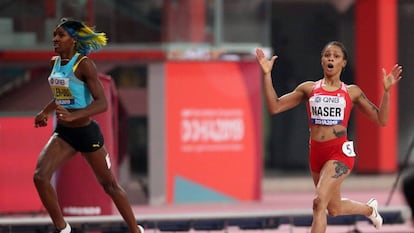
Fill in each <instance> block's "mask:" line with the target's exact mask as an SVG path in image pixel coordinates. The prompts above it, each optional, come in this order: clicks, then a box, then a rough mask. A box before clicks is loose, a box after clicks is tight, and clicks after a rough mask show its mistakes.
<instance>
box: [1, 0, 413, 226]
mask: <svg viewBox="0 0 414 233" xmlns="http://www.w3.org/2000/svg"><path fill="white" fill-rule="evenodd" d="M62 17H71V18H75V19H80V20H82V21H85V22H86V23H87V24H88V25H95V27H96V29H97V31H103V32H106V33H107V36H108V38H109V45H108V46H107V47H105V48H104V49H103V50H102V51H100V52H98V53H95V54H91V58H93V59H94V61H95V62H96V64H97V67H98V69H99V71H100V72H101V79H102V81H103V83H104V86H105V90H106V91H107V94H108V98H109V99H110V102H111V103H112V104H111V108H110V111H108V112H107V113H105V114H103V115H101V116H98V117H97V118H98V120H99V121H100V123H101V125H102V127H103V130H104V132H105V138H106V141H107V146H108V147H109V148H110V151H111V152H112V153H111V154H112V158H113V160H114V161H115V166H114V170H115V172H116V174H117V176H118V179H119V180H120V182H121V184H122V185H123V186H124V187H125V189H126V190H127V192H128V196H129V199H130V201H131V203H132V204H133V205H134V210H136V212H137V216H138V219H139V217H140V216H141V217H142V219H144V220H145V219H151V217H152V216H150V217H148V216H145V214H150V215H151V214H154V213H155V214H160V213H166V212H167V213H181V212H180V211H183V212H184V213H187V212H189V213H191V212H194V211H195V210H203V209H204V208H206V209H207V210H208V211H207V212H209V214H211V215H214V214H216V213H223V212H226V211H231V212H244V211H245V210H246V211H247V212H249V211H250V212H251V211H253V210H257V209H258V210H269V209H272V210H279V211H281V210H285V209H305V211H304V212H303V213H308V212H307V209H309V208H310V203H311V195H312V184H311V179H310V178H309V177H308V168H307V156H308V144H307V142H308V125H307V121H306V110H305V108H304V106H301V107H298V108H296V109H293V110H291V111H289V112H286V113H282V114H280V115H277V116H269V115H268V114H267V112H266V108H265V107H264V105H263V104H264V103H263V101H262V99H261V90H260V88H261V74H260V70H259V69H258V67H257V65H256V63H255V62H256V61H255V56H254V50H255V48H257V47H261V48H264V49H265V51H266V52H267V54H268V55H269V56H270V55H271V54H277V55H278V56H279V58H278V60H277V62H276V69H274V73H273V77H274V79H275V80H276V81H275V83H276V89H277V91H278V92H279V93H280V94H282V93H285V92H287V91H290V90H292V89H293V88H294V87H295V86H296V85H298V84H299V83H301V82H303V81H305V80H317V79H319V78H320V76H321V68H320V51H321V49H322V47H323V46H324V45H325V44H326V43H327V42H329V41H331V40H338V41H342V42H343V43H344V44H345V45H346V46H347V48H348V52H349V54H350V56H349V61H348V66H347V68H346V70H345V72H344V74H343V80H344V81H345V82H346V83H354V82H355V83H356V84H358V85H360V86H361V87H362V88H363V89H364V91H365V92H366V94H367V95H368V97H369V98H370V99H373V100H374V102H375V101H379V97H380V93H381V92H380V91H381V89H380V80H381V79H380V78H381V76H380V75H381V68H382V67H385V68H388V69H389V68H390V67H391V66H392V65H393V64H395V63H397V62H398V63H399V64H401V65H403V68H404V71H403V77H404V79H403V80H402V82H401V85H399V87H398V89H397V88H396V90H395V92H394V93H395V94H394V95H393V100H392V102H393V107H392V109H391V120H390V124H389V125H388V126H387V127H386V128H385V129H383V128H378V127H376V126H374V125H373V124H372V123H370V122H367V121H366V120H365V119H363V118H360V116H359V115H358V114H355V115H353V117H352V119H351V122H350V128H349V137H350V138H351V139H353V140H357V151H359V154H360V158H359V160H358V164H357V167H356V169H355V171H354V173H353V175H352V176H351V177H350V181H349V183H350V185H345V187H344V190H345V193H347V192H348V193H349V194H350V196H351V197H352V196H353V195H354V196H355V197H358V198H359V197H361V198H368V195H376V194H377V195H378V196H380V199H381V198H382V199H381V200H380V201H382V203H384V205H385V202H386V200H387V198H388V197H389V195H390V191H391V188H392V186H393V185H394V182H395V180H396V179H395V178H396V177H397V176H398V175H399V174H400V173H399V172H401V173H402V175H404V173H405V172H404V171H405V170H406V167H405V165H406V158H408V157H409V156H410V154H411V151H408V149H409V144H410V143H411V140H412V138H413V134H412V132H413V127H414V122H413V121H412V119H413V117H414V110H413V108H412V106H411V103H412V102H411V101H412V90H413V88H414V82H412V81H411V77H410V76H411V75H412V74H413V73H414V64H413V63H414V61H413V59H412V57H413V51H414V44H413V43H412V41H413V35H414V34H413V33H412V32H413V29H412V25H413V23H414V2H413V1H410V0H139V1H130V0H73V1H64V0H18V1H15V0H0V33H1V35H0V148H1V149H0V151H1V156H0V161H1V163H0V164H2V165H3V168H2V169H1V171H0V216H1V217H4V218H5V219H6V220H7V221H9V217H12V218H15V217H17V216H21V215H24V216H26V215H27V214H28V215H30V216H33V215H35V216H43V215H44V214H45V212H44V209H43V207H42V206H41V203H40V201H39V199H38V197H37V194H36V192H35V190H34V187H33V185H32V178H31V174H32V172H33V168H34V166H35V161H36V159H37V155H38V154H39V152H40V150H41V148H42V146H43V144H44V143H46V140H47V138H48V137H49V135H50V133H51V130H52V127H53V124H52V125H50V126H49V127H48V128H47V129H34V128H33V126H32V122H33V116H34V115H35V114H36V113H37V112H38V111H39V110H40V109H41V108H42V107H43V105H44V104H45V103H46V102H47V101H49V100H50V98H51V94H50V91H49V87H48V84H47V82H46V78H47V77H48V72H49V67H48V64H49V60H50V58H51V56H53V55H54V54H53V49H52V42H51V40H52V33H53V30H54V27H55V26H56V25H57V23H58V22H59V19H60V18H62ZM376 103H378V102H376ZM407 156H408V157H407ZM78 157H79V156H78ZM412 161H413V159H410V160H409V161H408V165H410V164H412ZM403 169H404V170H403ZM73 170H76V171H78V173H79V172H80V171H82V173H81V175H79V176H78V177H77V174H76V172H73ZM84 170H88V168H87V167H86V165H85V164H84V163H83V161H82V159H81V158H79V159H78V158H77V159H75V160H74V161H71V162H70V163H69V164H68V165H67V166H65V167H64V168H62V170H61V171H60V172H59V174H58V175H56V177H55V182H56V186H57V189H58V193H59V195H60V198H61V200H60V201H61V204H62V206H64V207H65V211H67V212H66V213H65V214H67V215H80V216H85V215H88V216H89V217H90V216H95V215H112V214H115V215H116V211H115V210H114V208H113V206H112V204H111V203H110V201H109V200H108V198H107V197H106V196H105V194H103V192H102V190H101V189H100V187H98V186H97V184H95V181H94V178H93V177H92V176H91V174H90V173H88V172H85V173H83V172H84ZM292 184H293V185H292ZM85 185H87V186H88V187H90V189H88V190H85V191H82V190H79V187H82V186H85ZM91 190H92V191H91ZM82 192H84V193H82ZM91 192H92V193H94V196H91V195H90V193H91ZM63 193H66V195H64V194H63ZM81 196H82V198H81ZM298 200H300V201H298ZM364 200H365V199H364ZM367 200H368V199H367ZM361 201H363V200H361ZM298 202H299V203H298ZM252 203H253V204H252ZM181 204H186V205H184V207H182V205H181ZM200 204H203V205H201V206H202V207H200ZM204 204H207V205H204ZM171 206H172V207H171ZM170 207H171V208H172V209H169V208H170ZM388 207H391V210H394V209H393V208H396V209H397V210H400V209H399V208H400V207H401V208H402V209H404V207H406V205H405V202H404V200H403V198H402V197H401V194H400V192H399V186H398V187H397V189H396V193H395V195H394V196H393V199H392V201H391V205H389V206H388ZM174 208H175V209H174ZM180 208H182V209H180ZM186 208H187V209H186ZM249 208H252V209H249ZM183 209H185V210H183ZM391 210H390V213H392V211H391ZM195 212H197V211H195ZM201 212H203V211H201ZM253 212H254V211H253ZM281 212H282V213H283V211H281ZM397 212H398V211H397ZM259 215H260V214H259ZM276 215H277V216H279V215H278V214H276ZM293 215H294V216H296V214H293ZM299 215H300V214H299ZM305 215H306V216H307V217H309V216H308V215H307V214H305ZM229 216H232V214H229ZM265 216H266V214H265ZM280 216H283V214H281V215H280ZM158 217H160V216H158ZM161 217H162V215H161ZM161 217H160V218H161ZM237 217H240V216H237ZM254 217H255V214H254V213H253V214H252V218H254ZM260 217H263V216H262V215H260ZM155 218H156V219H158V218H157V217H155ZM167 218H168V217H167ZM6 220H4V221H3V222H2V221H0V232H3V231H4V232H9V231H7V230H8V229H10V228H8V227H9V225H8V224H7V221H6ZM267 220H268V219H266V221H265V223H266V224H267V223H268V222H267ZM18 221H19V220H18ZM116 221H117V220H116ZM46 222H47V221H46ZM92 222H93V221H92ZM305 222H306V221H305ZM351 222H352V221H351ZM389 223H390V224H391V223H393V220H390V222H389ZM214 224H217V223H213V225H214ZM261 224H263V223H261ZM399 224H405V222H403V223H399ZM259 225H260V224H259ZM270 225H272V224H270ZM305 225H306V224H305ZM346 225H353V223H352V224H346ZM1 227H4V228H1ZM406 228H408V227H406ZM406 228H404V229H403V230H400V231H401V232H406V231H405V230H407V229H406ZM184 229H185V227H184ZM306 229H307V228H305V229H300V228H299V229H297V228H295V230H294V231H295V232H301V230H303V232H305V231H306ZM332 229H333V228H332ZM20 230H21V231H22V232H24V230H25V229H23V230H22V229H20ZM26 230H27V229H26ZM169 230H171V229H169ZM345 230H346V229H345ZM387 230H388V229H387ZM285 231H286V232H287V231H290V232H291V231H293V228H287V229H285ZM343 231H344V229H343V228H341V229H339V230H338V232H343ZM389 231H390V232H396V231H395V230H392V229H391V230H389ZM10 232H11V231H10ZM28 232H31V231H30V230H28ZM108 232H110V231H109V230H108ZM281 232H283V229H282V230H281ZM365 232H367V231H365ZM384 232H388V231H384ZM407 232H410V231H409V230H407Z"/></svg>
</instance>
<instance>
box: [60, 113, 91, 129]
mask: <svg viewBox="0 0 414 233" xmlns="http://www.w3.org/2000/svg"><path fill="white" fill-rule="evenodd" d="M80 110H81V109H68V111H69V112H71V113H73V112H76V111H80ZM90 122H91V118H90V117H83V118H79V119H76V120H74V121H71V122H68V121H62V120H58V123H59V124H60V125H63V126H65V127H82V126H87V125H89V124H90Z"/></svg>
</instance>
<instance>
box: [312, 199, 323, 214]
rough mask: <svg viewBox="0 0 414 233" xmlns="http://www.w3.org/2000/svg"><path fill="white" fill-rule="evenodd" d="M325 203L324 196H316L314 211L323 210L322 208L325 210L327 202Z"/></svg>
mask: <svg viewBox="0 0 414 233" xmlns="http://www.w3.org/2000/svg"><path fill="white" fill-rule="evenodd" d="M325 203H326V202H325V201H324V200H323V198H322V197H320V196H316V197H315V198H314V199H313V206H312V208H313V211H322V210H325V209H326V204H325Z"/></svg>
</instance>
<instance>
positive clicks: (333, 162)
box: [256, 41, 402, 233]
mask: <svg viewBox="0 0 414 233" xmlns="http://www.w3.org/2000/svg"><path fill="white" fill-rule="evenodd" d="M256 56H257V61H258V62H259V64H260V67H261V69H262V71H263V74H264V80H263V81H264V94H265V98H266V101H267V106H268V109H269V112H270V113H271V114H278V113H281V112H284V111H287V110H289V109H292V108H294V107H296V106H298V105H299V104H300V103H302V102H305V101H306V102H307V109H308V115H309V132H310V139H309V140H310V156H309V163H310V169H311V173H312V178H313V182H314V184H315V197H314V199H313V222H312V228H311V233H324V232H326V226H327V217H326V211H328V213H329V214H330V215H332V216H337V215H349V214H359V215H365V216H367V217H368V218H369V219H370V220H371V221H372V223H373V225H374V226H375V227H376V228H377V229H378V228H380V227H381V225H382V221H383V220H382V217H381V215H380V214H379V213H378V210H377V208H378V202H377V200H375V199H374V198H372V199H371V200H369V201H368V202H367V203H361V202H356V201H352V200H349V199H343V198H342V196H341V185H342V182H343V181H344V180H345V178H346V177H348V176H349V174H350V173H351V170H352V168H353V166H354V156H355V152H354V147H353V143H352V141H348V140H347V126H348V120H349V115H350V112H351V108H352V107H353V106H356V107H358V109H359V110H361V111H362V112H363V113H364V114H365V115H366V116H367V117H368V118H369V119H370V120H372V121H373V122H375V123H376V124H378V125H380V126H384V125H386V123H387V121H388V112H389V104H390V89H391V87H392V86H393V85H395V84H396V83H398V81H399V80H400V79H401V76H400V75H401V72H402V67H401V66H399V65H398V64H396V65H395V66H394V67H393V68H392V70H391V71H390V73H388V74H387V73H386V71H385V70H383V73H384V75H383V87H384V94H383V96H382V100H381V104H380V105H379V106H376V105H375V104H373V103H372V102H371V101H369V100H368V98H367V97H366V96H365V94H364V92H363V91H362V90H361V89H360V88H359V87H358V86H356V85H345V84H344V83H343V82H342V81H341V73H342V70H343V69H344V68H345V66H346V64H347V58H348V57H347V51H346V49H345V46H344V45H343V44H342V43H340V42H337V41H332V42H329V43H328V44H327V45H326V46H325V47H324V48H323V50H322V53H321V65H322V69H323V77H322V78H321V79H320V80H319V81H316V82H314V81H306V82H303V83H301V84H300V85H298V86H297V87H296V88H295V89H294V90H293V91H291V92H289V93H287V94H285V95H283V96H280V97H279V96H278V94H277V93H276V90H275V88H274V87H273V81H272V76H271V72H272V68H273V64H274V62H275V60H276V58H277V56H273V57H271V58H270V59H267V58H266V57H265V55H264V53H263V51H262V50H261V49H257V50H256Z"/></svg>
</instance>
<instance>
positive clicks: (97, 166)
mask: <svg viewBox="0 0 414 233" xmlns="http://www.w3.org/2000/svg"><path fill="white" fill-rule="evenodd" d="M82 155H83V156H84V158H85V159H86V161H87V162H88V164H89V166H90V167H91V168H92V170H93V172H94V173H95V176H96V178H97V179H98V181H99V182H100V183H102V182H109V181H111V180H112V179H113V175H112V171H111V166H112V165H111V161H110V158H109V154H108V152H107V151H106V149H105V147H102V148H100V149H99V150H97V151H94V152H84V153H82Z"/></svg>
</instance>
